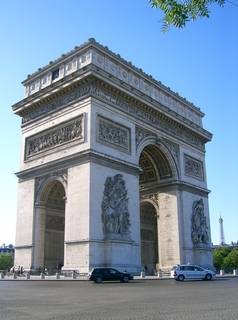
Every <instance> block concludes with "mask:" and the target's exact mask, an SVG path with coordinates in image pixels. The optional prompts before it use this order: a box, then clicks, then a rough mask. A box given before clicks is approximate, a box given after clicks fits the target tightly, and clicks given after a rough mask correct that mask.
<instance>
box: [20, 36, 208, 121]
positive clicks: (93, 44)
mask: <svg viewBox="0 0 238 320" xmlns="http://www.w3.org/2000/svg"><path fill="white" fill-rule="evenodd" d="M89 49H94V50H96V51H98V52H99V53H101V54H103V56H104V57H107V58H109V59H112V60H114V61H115V62H117V64H118V63H119V64H121V65H122V66H124V67H125V68H126V71H127V70H128V71H131V72H133V73H135V74H136V75H137V76H139V77H143V78H144V79H145V80H146V81H147V82H148V84H151V85H153V86H156V87H158V88H159V89H160V90H162V91H164V92H167V93H168V94H169V95H171V96H173V97H174V98H175V99H177V100H179V101H181V103H184V104H185V105H186V106H187V107H189V108H191V109H192V110H193V111H194V112H197V113H198V114H200V116H203V115H204V114H203V113H202V112H201V110H200V108H198V107H196V106H195V105H194V104H193V103H191V102H189V101H188V100H187V99H186V98H184V97H181V96H180V95H179V94H178V93H177V92H174V91H172V90H171V89H170V88H169V87H167V86H165V85H163V84H162V83H161V82H160V81H157V80H155V79H154V78H153V77H152V75H149V74H147V73H145V72H144V71H143V70H142V69H140V68H137V67H136V66H134V65H133V64H132V63H131V62H129V61H127V60H125V59H123V58H122V57H121V56H120V55H119V54H116V53H114V52H112V51H111V50H109V49H108V47H107V46H103V45H101V44H100V43H98V42H97V41H96V40H95V39H94V38H90V39H89V40H88V41H87V42H85V43H84V44H82V45H80V46H76V47H75V48H74V49H73V50H71V51H70V52H68V53H66V54H62V56H61V57H60V58H58V59H56V60H54V61H50V62H49V64H48V65H46V66H45V67H43V68H39V69H38V71H36V72H34V73H33V74H31V75H28V77H27V79H26V80H24V81H23V84H24V85H27V84H28V83H31V82H32V81H33V80H34V79H36V78H38V77H40V76H42V75H44V74H46V73H47V72H49V71H51V70H53V69H55V68H56V67H58V66H61V65H62V64H67V63H70V62H71V61H72V60H73V58H74V57H77V56H78V55H80V54H81V55H84V54H85V53H86V52H87V50H89ZM85 59H86V58H85ZM90 62H91V61H90ZM84 65H85V63H83V64H82V66H84Z"/></svg>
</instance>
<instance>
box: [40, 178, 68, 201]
mask: <svg viewBox="0 0 238 320" xmlns="http://www.w3.org/2000/svg"><path fill="white" fill-rule="evenodd" d="M57 182H60V183H61V184H62V186H63V187H64V190H65V199H67V173H62V174H61V175H59V174H51V175H46V176H43V177H39V178H36V179H35V204H36V205H39V204H42V203H45V201H46V198H47V195H48V193H49V191H50V189H51V188H52V187H53V185H54V184H55V183H57Z"/></svg>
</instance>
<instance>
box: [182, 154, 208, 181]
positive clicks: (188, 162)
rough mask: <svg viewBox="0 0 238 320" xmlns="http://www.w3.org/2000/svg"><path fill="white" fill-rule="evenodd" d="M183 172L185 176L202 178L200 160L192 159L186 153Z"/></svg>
mask: <svg viewBox="0 0 238 320" xmlns="http://www.w3.org/2000/svg"><path fill="white" fill-rule="evenodd" d="M184 163H185V174H186V175H187V176H190V177H193V178H197V179H199V180H204V174H203V164H202V162H201V161H199V160H197V159H194V158H192V157H190V156H188V155H184Z"/></svg>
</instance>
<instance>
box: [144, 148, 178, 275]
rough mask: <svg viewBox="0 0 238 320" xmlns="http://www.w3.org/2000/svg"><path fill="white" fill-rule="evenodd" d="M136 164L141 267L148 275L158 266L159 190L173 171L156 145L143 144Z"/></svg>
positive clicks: (169, 179)
mask: <svg viewBox="0 0 238 320" xmlns="http://www.w3.org/2000/svg"><path fill="white" fill-rule="evenodd" d="M139 166H140V169H141V173H140V198H141V204H140V234H141V266H142V268H144V269H145V271H146V273H147V274H155V273H156V272H157V271H158V270H159V268H160V267H161V263H160V262H161V261H160V253H161V248H160V237H161V234H160V226H159V223H158V221H159V200H158V199H159V192H160V190H161V188H162V186H163V184H164V182H171V181H172V180H173V177H174V170H172V167H171V165H170V162H169V161H168V158H167V156H166V155H165V153H164V152H163V151H162V150H161V149H160V148H159V147H158V146H157V145H155V144H149V145H147V146H146V147H144V149H143V150H142V152H141V154H140V158H139ZM173 169H174V168H173Z"/></svg>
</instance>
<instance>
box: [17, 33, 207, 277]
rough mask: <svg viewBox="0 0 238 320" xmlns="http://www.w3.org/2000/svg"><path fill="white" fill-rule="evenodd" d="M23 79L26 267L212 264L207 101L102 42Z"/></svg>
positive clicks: (21, 191)
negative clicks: (203, 105) (203, 106)
mask: <svg viewBox="0 0 238 320" xmlns="http://www.w3.org/2000/svg"><path fill="white" fill-rule="evenodd" d="M23 84H24V86H25V98H24V99H23V100H21V101H20V102H18V103H16V104H15V105H14V106H13V111H14V113H15V114H17V115H19V116H20V117H21V118H22V127H21V129H22V152H21V163H20V171H19V172H18V173H17V177H18V179H19V184H18V213H17V227H16V247H15V265H21V266H23V267H24V269H26V270H27V269H30V268H31V269H39V268H43V267H44V268H47V269H48V270H50V269H59V268H62V269H63V270H79V272H81V273H87V272H88V271H89V270H90V269H91V268H92V267H103V266H112V267H115V268H118V269H120V270H125V269H126V270H127V271H130V272H133V273H139V272H140V271H141V270H143V269H144V270H146V272H147V273H149V274H153V273H154V272H156V271H158V270H159V269H160V270H167V269H169V268H171V266H173V265H175V264H178V263H187V262H190V263H197V264H201V265H203V266H211V265H212V257H211V235H210V222H209V210H208V193H209V192H208V190H207V183H206V171H205V144H206V142H208V141H210V140H211V138H212V135H211V134H210V133H209V132H208V131H206V130H205V129H204V128H203V126H202V117H203V116H204V114H203V113H202V112H201V110H200V109H199V108H198V107H196V106H194V105H193V104H192V103H190V102H188V101H187V100H186V99H185V98H183V97H181V96H180V95H178V94H177V93H175V92H173V91H172V90H171V89H169V88H168V87H166V86H164V85H163V84H162V83H161V82H159V81H156V80H155V79H153V78H152V76H150V75H147V74H146V73H144V72H143V71H142V70H141V69H138V68H136V67H135V66H133V65H132V63H131V62H128V61H126V60H124V59H123V58H121V57H120V55H117V54H115V53H113V52H111V51H110V50H109V49H108V48H107V47H104V46H102V45H101V44H99V43H97V42H96V41H95V40H94V39H89V41H88V42H87V43H85V44H83V45H81V46H80V47H75V49H74V50H72V51H70V52H69V53H67V54H64V55H62V56H61V57H60V58H59V59H57V60H55V61H53V62H50V63H49V64H48V65H47V66H45V67H43V68H40V69H38V71H37V72H35V73H33V74H32V75H29V76H28V77H27V79H26V80H25V81H23Z"/></svg>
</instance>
